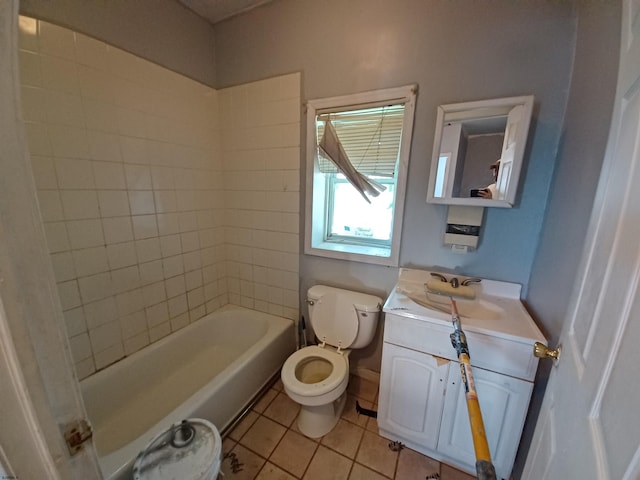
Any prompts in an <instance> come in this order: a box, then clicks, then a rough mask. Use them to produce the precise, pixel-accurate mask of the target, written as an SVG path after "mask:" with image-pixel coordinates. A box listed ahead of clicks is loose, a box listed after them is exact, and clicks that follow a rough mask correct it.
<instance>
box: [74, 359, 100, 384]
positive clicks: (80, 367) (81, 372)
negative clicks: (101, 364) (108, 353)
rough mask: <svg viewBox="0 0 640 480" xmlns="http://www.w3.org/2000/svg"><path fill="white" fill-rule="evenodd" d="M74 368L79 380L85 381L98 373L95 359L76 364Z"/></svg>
mask: <svg viewBox="0 0 640 480" xmlns="http://www.w3.org/2000/svg"><path fill="white" fill-rule="evenodd" d="M74 367H75V370H76V375H78V380H83V379H85V378H87V377H88V376H89V375H91V374H93V373H95V371H96V367H95V364H94V361H93V357H89V358H85V359H84V360H80V361H79V362H74Z"/></svg>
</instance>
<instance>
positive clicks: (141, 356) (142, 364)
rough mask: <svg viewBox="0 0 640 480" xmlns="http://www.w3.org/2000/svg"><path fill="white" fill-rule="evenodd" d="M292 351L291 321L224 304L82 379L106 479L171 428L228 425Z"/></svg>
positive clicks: (119, 474)
mask: <svg viewBox="0 0 640 480" xmlns="http://www.w3.org/2000/svg"><path fill="white" fill-rule="evenodd" d="M294 350H295V333H294V326H293V322H292V321H291V320H288V319H285V318H280V317H276V316H273V315H268V314H264V313H260V312H257V311H254V310H248V309H246V308H242V307H237V306H233V305H227V306H225V307H223V308H221V309H219V310H217V311H215V312H213V313H211V314H209V315H207V316H205V317H204V318H202V319H200V320H198V321H197V322H195V323H193V324H191V325H189V326H188V327H185V328H183V329H182V330H179V331H178V332H176V333H174V334H172V335H170V336H168V337H166V338H164V339H162V340H160V341H158V342H156V343H153V344H152V345H150V346H148V347H146V348H144V349H143V350H140V351H139V352H136V353H135V354H133V355H131V356H129V357H127V358H125V359H124V360H122V361H120V362H118V363H116V364H114V365H112V366H111V367H108V368H106V369H105V370H102V371H100V372H98V373H96V374H95V375H92V376H90V377H88V378H87V379H85V380H83V381H81V382H80V388H81V391H82V396H83V398H84V402H85V406H86V409H87V414H88V416H89V420H90V422H91V424H92V427H93V432H94V442H95V445H96V451H97V454H98V460H99V463H100V468H101V469H102V472H103V476H104V478H105V479H110V480H111V479H113V480H116V479H118V480H119V479H124V478H130V475H131V467H132V465H133V461H134V460H135V457H136V455H137V454H138V452H140V451H141V450H142V449H143V448H144V447H145V445H146V444H147V443H148V442H149V441H150V440H151V439H152V438H153V437H154V436H155V435H157V434H158V433H160V432H162V431H164V430H166V429H167V428H168V427H169V426H170V425H171V424H172V423H174V422H176V421H179V420H182V419H185V418H188V417H198V418H204V419H206V420H209V421H210V422H212V423H213V424H214V425H215V426H216V427H217V428H218V430H219V431H220V432H223V431H224V430H225V429H226V428H227V427H229V426H230V425H231V423H232V422H233V421H234V419H236V418H237V416H238V415H240V414H241V413H242V412H243V411H244V409H245V408H246V407H247V405H249V403H250V402H251V400H252V399H253V398H254V397H255V396H256V395H257V394H258V393H259V392H260V391H261V390H262V389H263V388H264V387H265V386H266V385H267V383H268V382H269V380H270V379H271V378H272V377H273V376H274V375H275V374H276V373H277V372H278V371H279V370H280V367H281V366H282V364H283V363H284V361H285V360H286V359H287V357H288V356H289V355H290V354H291V353H292V352H293V351H294Z"/></svg>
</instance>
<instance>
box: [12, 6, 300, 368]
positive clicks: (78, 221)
mask: <svg viewBox="0 0 640 480" xmlns="http://www.w3.org/2000/svg"><path fill="white" fill-rule="evenodd" d="M20 22H21V28H20V32H21V34H20V43H19V46H20V52H19V53H20V74H21V83H22V90H23V92H22V99H23V111H24V119H25V123H26V130H27V139H28V144H29V149H30V153H31V159H32V166H33V171H34V177H35V181H36V186H37V189H38V198H39V203H40V209H41V213H42V219H43V222H44V229H45V233H46V236H47V242H48V245H49V249H50V253H51V259H52V263H53V267H54V272H55V276H56V280H57V282H58V291H59V294H60V300H61V303H62V308H63V310H64V316H65V320H66V324H67V332H68V335H69V338H70V344H71V348H72V353H73V357H74V361H75V365H76V371H77V373H78V376H79V377H80V378H84V377H86V376H88V375H91V374H92V373H94V372H95V371H96V370H99V369H101V368H104V367H105V366H107V365H109V364H111V363H114V362H116V361H118V360H119V359H121V358H123V357H125V356H127V355H129V354H131V353H134V352H136V351H138V350H140V349H141V348H143V347H145V346H147V345H149V344H150V343H153V342H154V341H156V340H159V339H161V338H163V337H165V336H167V335H169V334H170V333H171V332H174V331H176V330H178V329H180V328H182V327H184V326H186V325H188V324H189V323H191V322H193V321H196V320H197V319H199V318H201V317H202V316H203V315H205V314H206V313H209V312H211V311H214V310H216V309H217V308H219V307H220V306H222V305H224V304H226V303H228V302H232V303H238V304H243V305H247V306H251V307H252V308H258V309H262V310H265V311H272V312H275V313H288V316H290V317H291V318H295V315H297V306H296V309H295V312H294V311H289V310H286V308H289V307H288V306H286V305H285V303H284V295H281V297H282V300H281V303H280V304H279V307H280V308H277V307H278V304H277V303H276V302H277V301H279V300H280V298H281V297H280V296H270V297H268V299H267V301H266V303H260V299H258V297H255V296H252V295H253V292H261V290H260V289H259V288H258V289H255V288H253V285H254V283H252V290H251V295H248V294H247V292H248V290H247V288H244V283H242V284H240V283H239V280H238V281H236V280H235V279H239V278H243V279H244V278H245V277H247V275H246V269H247V268H248V269H250V270H254V269H257V271H258V272H262V271H263V269H264V268H265V265H263V263H264V262H263V261H262V260H260V258H261V257H259V256H256V258H257V259H258V263H257V264H255V266H254V262H253V259H251V260H249V259H246V258H244V260H247V263H244V264H242V268H236V267H237V266H238V263H237V262H236V261H235V257H233V256H232V257H229V258H231V259H233V261H231V262H227V259H228V257H227V253H226V249H227V247H226V245H225V238H226V237H229V236H230V237H231V238H232V239H233V238H235V237H234V234H233V232H234V229H233V228H231V229H229V228H228V227H227V223H226V222H227V219H229V218H232V219H234V222H235V218H236V216H238V215H241V214H240V213H238V214H236V213H232V214H231V215H228V214H227V212H226V210H225V195H226V194H227V193H228V190H229V188H228V187H226V186H225V185H226V184H227V181H228V179H227V178H225V172H224V171H223V168H224V167H231V165H230V163H232V162H230V161H229V160H228V159H227V158H226V156H224V155H223V153H222V147H221V145H222V142H221V139H220V128H219V126H218V119H219V118H222V119H224V122H227V121H228V118H227V117H223V116H221V114H220V113H221V112H220V109H219V105H218V103H219V101H220V98H226V97H227V96H228V95H229V94H233V92H234V91H235V90H234V88H230V89H227V90H225V91H223V92H221V93H219V92H217V91H216V90H214V89H212V88H210V87H207V86H204V85H201V84H199V83H197V82H195V81H192V80H190V79H187V78H185V77H183V76H181V75H178V74H176V73H174V72H171V71H168V70H166V69H164V68H162V67H159V66H157V65H155V64H152V63H150V62H147V61H145V60H143V59H140V58H138V57H135V56H133V55H131V54H129V53H126V52H124V51H122V50H119V49H116V48H113V47H111V46H108V45H106V44H104V43H102V42H99V41H96V40H94V39H91V38H89V37H87V36H85V35H81V34H78V33H74V32H72V31H70V30H67V29H64V28H60V27H57V26H54V25H51V24H49V23H46V22H40V21H35V20H32V19H28V18H24V17H22V18H21V19H20ZM295 77H296V80H297V82H298V84H299V79H297V76H295ZM285 78H287V77H285ZM273 81H274V80H268V81H265V82H257V83H256V84H252V85H250V86H247V87H246V88H250V89H252V90H255V89H256V88H257V90H258V91H260V93H261V94H264V95H265V97H255V98H253V99H252V100H254V101H256V103H257V104H261V105H263V104H270V105H271V106H272V107H274V108H275V109H276V110H279V106H280V103H282V104H283V105H284V104H285V103H286V102H285V101H284V98H283V97H285V96H286V97H287V98H289V96H288V95H284V93H282V91H281V90H280V89H276V90H277V92H279V93H277V95H278V98H281V99H282V100H278V99H276V98H272V97H271V96H270V95H271V94H275V93H276V90H274V89H272V88H266V89H265V88H263V87H261V86H260V85H261V84H263V83H264V84H265V85H266V84H269V83H270V82H273ZM275 83H276V84H278V85H285V84H287V81H284V80H277V79H276V80H275ZM235 88H239V89H242V88H244V87H235ZM298 92H299V86H298V87H297V89H296V95H297V96H298V101H299V93H298ZM222 110H224V109H222ZM227 113H228V112H227ZM276 116H277V117H278V118H279V115H278V114H276ZM278 121H280V119H279V120H278ZM296 128H298V131H299V118H298V124H297V127H296ZM227 133H228V132H227ZM236 133H237V132H236ZM279 138H281V137H279ZM242 143H245V144H246V143H247V142H242ZM248 143H251V142H248ZM264 147H265V149H266V150H269V152H265V153H264V155H261V156H267V153H272V152H271V150H272V149H273V148H272V145H271V144H269V145H265V146H264ZM260 148H263V147H260ZM260 148H258V149H256V151H255V153H256V154H260ZM298 168H299V167H298V161H296V162H295V169H294V170H295V171H296V172H299V170H298ZM296 175H298V173H296ZM265 178H266V177H265ZM256 188H260V185H259V184H258V185H256ZM268 188H269V189H271V188H273V187H272V186H271V184H269V187H268ZM241 210H242V209H241ZM232 226H235V223H234V224H232ZM254 228H257V231H258V232H271V228H267V229H263V228H262V225H257V227H256V226H252V225H247V226H246V229H247V230H249V231H252V230H253V229H254ZM261 234H262V233H260V234H258V235H256V236H259V235H261ZM295 234H296V236H297V224H296V232H295ZM252 236H253V235H252ZM265 239H266V240H267V241H268V240H269V239H268V238H267V237H265ZM229 248H230V250H231V251H234V246H230V247H229ZM297 249H298V247H297V244H296V245H295V251H296V252H297ZM267 250H269V249H268V248H267ZM267 256H268V255H267ZM288 265H289V264H287V268H289V267H288ZM295 265H297V260H296V263H295ZM227 268H230V269H231V270H232V271H233V272H234V273H235V272H236V271H242V272H243V274H242V277H239V276H238V275H235V276H231V277H229V278H227ZM296 268H297V267H296ZM287 271H289V270H287ZM295 276H296V285H295V289H294V290H295V292H296V296H297V270H296V272H295ZM249 277H250V278H251V279H252V282H254V281H255V280H254V277H255V276H254V275H253V274H252V275H250V276H249ZM271 277H273V275H272V276H271ZM257 278H258V279H261V277H260V275H258V276H257ZM267 279H269V276H267ZM283 281H284V278H283ZM228 284H229V288H228ZM238 285H239V286H240V287H243V288H244V290H242V288H241V289H240V290H241V293H242V295H240V293H236V290H238V288H236V287H237V286H238ZM265 285H269V284H268V283H267V282H265ZM291 286H293V285H291ZM251 299H255V302H251V301H250V300H251ZM294 314H295V315H294Z"/></svg>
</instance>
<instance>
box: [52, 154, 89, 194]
mask: <svg viewBox="0 0 640 480" xmlns="http://www.w3.org/2000/svg"><path fill="white" fill-rule="evenodd" d="M55 170H56V175H57V178H58V185H59V186H60V188H61V189H63V190H65V189H71V190H72V189H93V188H95V182H94V179H93V169H92V168H91V162H90V161H89V160H79V159H73V158H56V159H55Z"/></svg>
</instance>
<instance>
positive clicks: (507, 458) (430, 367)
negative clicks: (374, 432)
mask: <svg viewBox="0 0 640 480" xmlns="http://www.w3.org/2000/svg"><path fill="white" fill-rule="evenodd" d="M429 278H430V276H429V274H428V273H427V272H422V271H416V270H409V269H402V270H401V274H400V281H399V282H398V286H397V287H396V289H395V290H394V291H393V292H392V293H391V295H390V296H389V298H388V299H387V301H386V302H385V305H384V312H385V323H384V343H383V348H382V367H381V372H380V392H379V400H378V427H379V430H380V434H381V435H382V436H384V437H386V438H388V439H390V440H394V441H400V442H402V443H404V444H405V445H407V447H409V448H411V449H414V450H417V451H419V452H421V453H424V454H425V455H428V456H430V457H432V458H435V459H437V460H440V461H443V462H445V463H448V464H450V465H452V466H454V467H456V468H459V469H460V470H463V471H466V472H468V473H470V474H472V475H475V473H476V471H475V463H476V459H475V453H474V448H473V439H472V436H471V428H470V425H469V415H468V412H467V404H466V399H465V395H464V385H463V384H462V380H461V376H460V365H459V363H458V357H457V353H456V351H455V349H454V348H453V346H452V345H451V339H450V334H451V333H452V332H453V325H452V323H451V315H450V314H448V313H445V311H446V310H445V309H444V308H440V307H442V306H443V305H442V304H439V305H437V307H438V308H440V311H438V309H434V308H429V306H430V305H431V304H432V303H434V299H433V298H426V297H425V298H424V299H420V298H419V299H418V300H419V301H418V302H416V301H414V300H412V299H414V298H418V297H417V296H419V295H420V294H421V291H424V282H426V281H427V280H428V279H429ZM519 295H520V287H519V286H518V285H515V284H507V283H503V282H494V281H490V280H483V281H482V284H481V286H480V287H477V290H476V300H473V301H472V302H478V303H475V304H473V303H467V304H464V303H463V302H459V305H458V306H459V309H460V310H461V316H462V317H461V322H462V329H463V330H464V332H465V334H466V337H467V343H468V346H469V353H470V357H471V364H472V371H473V377H474V380H475V384H476V390H477V392H478V398H479V401H480V408H481V410H482V417H483V421H484V426H485V431H486V433H487V441H488V443H489V449H490V451H491V457H492V461H493V465H494V467H495V469H496V474H497V476H498V478H504V479H508V478H509V477H510V475H511V470H512V469H513V462H514V460H515V456H516V452H517V450H518V446H519V443H520V437H521V435H522V429H523V426H524V421H525V418H526V416H527V410H528V408H529V400H530V398H531V392H532V391H533V380H534V378H535V373H536V370H537V367H538V359H537V358H535V357H534V356H533V344H534V343H535V342H536V341H540V342H545V338H544V336H543V335H542V333H541V332H540V330H539V329H538V328H537V327H536V325H535V323H534V322H533V320H532V319H531V317H530V316H529V315H528V313H527V312H526V310H525V309H524V307H523V306H522V304H521V302H520V297H519ZM478 304H479V305H480V307H482V308H484V309H485V310H481V309H480V308H478V307H475V305H478ZM444 307H448V305H447V304H446V303H444ZM474 307H475V308H476V310H475V311H478V312H489V313H490V314H491V316H490V315H489V314H485V317H486V318H484V319H483V318H480V317H472V316H467V317H465V316H464V314H463V313H462V312H463V311H466V312H469V313H471V312H473V311H474V310H472V309H473V308H474Z"/></svg>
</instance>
